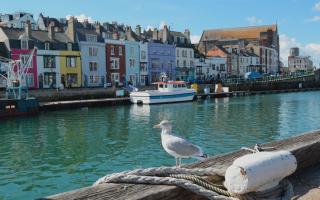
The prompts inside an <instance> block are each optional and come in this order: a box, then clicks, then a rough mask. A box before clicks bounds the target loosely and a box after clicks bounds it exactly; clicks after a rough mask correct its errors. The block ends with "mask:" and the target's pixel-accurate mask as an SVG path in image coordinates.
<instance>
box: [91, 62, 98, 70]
mask: <svg viewBox="0 0 320 200" xmlns="http://www.w3.org/2000/svg"><path fill="white" fill-rule="evenodd" d="M89 70H90V72H96V71H98V63H97V62H89Z"/></svg>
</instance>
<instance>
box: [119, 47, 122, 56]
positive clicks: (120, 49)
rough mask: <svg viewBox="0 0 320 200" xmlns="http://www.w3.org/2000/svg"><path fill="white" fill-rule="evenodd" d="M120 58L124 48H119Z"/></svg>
mask: <svg viewBox="0 0 320 200" xmlns="http://www.w3.org/2000/svg"><path fill="white" fill-rule="evenodd" d="M119 56H122V47H119Z"/></svg>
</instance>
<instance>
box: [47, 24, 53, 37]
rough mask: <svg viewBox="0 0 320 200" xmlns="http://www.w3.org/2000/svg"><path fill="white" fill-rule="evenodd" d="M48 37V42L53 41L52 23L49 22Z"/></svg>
mask: <svg viewBox="0 0 320 200" xmlns="http://www.w3.org/2000/svg"><path fill="white" fill-rule="evenodd" d="M48 37H49V38H50V40H54V22H50V24H49V26H48Z"/></svg>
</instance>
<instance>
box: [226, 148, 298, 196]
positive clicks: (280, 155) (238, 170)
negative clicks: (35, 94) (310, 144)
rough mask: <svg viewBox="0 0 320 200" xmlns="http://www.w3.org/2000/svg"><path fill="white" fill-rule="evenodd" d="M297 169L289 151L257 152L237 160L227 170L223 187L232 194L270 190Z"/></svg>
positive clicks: (295, 161) (294, 159)
mask: <svg viewBox="0 0 320 200" xmlns="http://www.w3.org/2000/svg"><path fill="white" fill-rule="evenodd" d="M296 169H297V160H296V158H295V157H294V156H293V155H292V154H291V152H289V151H277V152H257V153H253V154H248V155H245V156H242V157H240V158H237V159H236V160H235V161H234V162H233V164H232V165H231V166H230V167H229V168H228V169H227V171H226V175H225V183H224V185H225V187H226V188H227V189H228V191H229V192H231V193H234V194H246V193H249V192H258V191H264V190H267V189H270V188H272V187H275V186H277V185H278V184H279V182H280V181H281V180H282V179H283V178H285V177H287V176H289V175H291V174H292V173H294V172H295V170H296Z"/></svg>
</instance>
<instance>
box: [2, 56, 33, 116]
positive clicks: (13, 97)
mask: <svg viewBox="0 0 320 200" xmlns="http://www.w3.org/2000/svg"><path fill="white" fill-rule="evenodd" d="M34 53H35V50H33V51H32V53H31V54H30V56H29V58H28V61H27V62H26V63H22V62H21V60H11V59H8V58H2V57H0V62H4V63H6V66H7V67H6V69H5V70H4V71H5V73H0V76H1V77H2V78H3V79H5V80H6V95H5V98H2V99H0V118H8V117H16V116H21V115H34V114H37V113H38V111H39V102H38V100H37V99H36V98H33V97H29V93H28V81H27V75H28V71H29V68H30V66H31V60H32V57H33V55H34Z"/></svg>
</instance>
